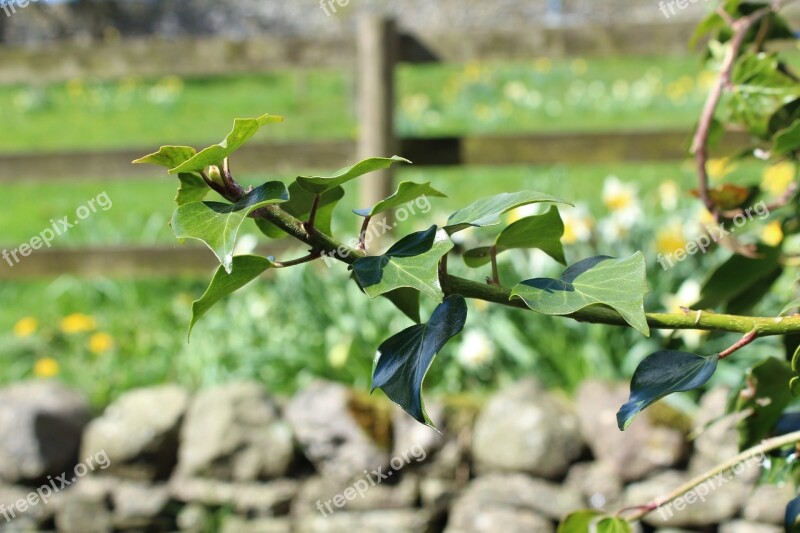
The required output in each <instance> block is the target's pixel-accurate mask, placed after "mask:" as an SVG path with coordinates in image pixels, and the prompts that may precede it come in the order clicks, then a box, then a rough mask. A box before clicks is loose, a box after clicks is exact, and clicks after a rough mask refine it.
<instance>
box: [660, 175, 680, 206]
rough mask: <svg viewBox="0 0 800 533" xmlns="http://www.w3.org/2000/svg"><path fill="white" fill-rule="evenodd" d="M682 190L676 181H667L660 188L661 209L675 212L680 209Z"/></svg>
mask: <svg viewBox="0 0 800 533" xmlns="http://www.w3.org/2000/svg"><path fill="white" fill-rule="evenodd" d="M680 192H681V191H680V188H679V187H678V184H677V183H675V182H674V181H671V180H670V181H665V182H663V183H661V184H660V185H659V186H658V196H659V199H660V200H661V209H663V210H664V211H674V210H675V208H676V207H678V198H679V197H680Z"/></svg>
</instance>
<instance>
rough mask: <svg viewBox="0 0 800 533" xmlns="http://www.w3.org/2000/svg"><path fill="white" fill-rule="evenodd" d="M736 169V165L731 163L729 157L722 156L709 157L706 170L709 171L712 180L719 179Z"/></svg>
mask: <svg viewBox="0 0 800 533" xmlns="http://www.w3.org/2000/svg"><path fill="white" fill-rule="evenodd" d="M735 169H736V165H735V164H733V163H731V160H730V159H729V158H727V157H722V158H719V159H709V160H708V163H707V164H706V171H707V172H708V177H709V178H710V179H711V180H712V181H719V180H721V179H722V178H724V177H725V176H727V175H728V174H730V173H731V172H733V171H734V170H735Z"/></svg>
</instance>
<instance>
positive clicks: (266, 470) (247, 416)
mask: <svg viewBox="0 0 800 533" xmlns="http://www.w3.org/2000/svg"><path fill="white" fill-rule="evenodd" d="M293 458H294V441H293V438H292V432H291V429H290V428H289V426H288V424H286V423H285V422H283V421H282V420H281V419H280V413H279V409H278V406H277V404H276V403H275V401H274V400H272V399H271V398H270V397H269V396H268V395H267V394H266V392H265V391H264V389H263V387H261V385H259V384H257V383H232V384H229V385H225V386H222V387H217V388H213V389H210V390H207V391H203V392H201V393H199V394H198V395H197V397H196V398H195V399H194V401H193V402H192V404H191V406H190V408H189V411H188V413H187V415H186V420H185V421H184V424H183V427H182V429H181V447H180V451H179V461H178V473H179V475H180V476H186V477H210V478H215V479H220V480H225V481H256V480H260V479H262V480H266V479H274V478H277V477H280V476H282V475H283V474H285V473H286V471H287V470H288V469H289V466H290V465H291V463H292V460H293Z"/></svg>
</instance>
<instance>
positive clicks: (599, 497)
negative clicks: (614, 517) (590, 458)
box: [564, 462, 623, 511]
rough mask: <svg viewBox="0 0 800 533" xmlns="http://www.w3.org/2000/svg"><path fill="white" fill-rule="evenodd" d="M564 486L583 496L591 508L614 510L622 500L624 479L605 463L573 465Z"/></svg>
mask: <svg viewBox="0 0 800 533" xmlns="http://www.w3.org/2000/svg"><path fill="white" fill-rule="evenodd" d="M564 485H565V486H566V487H569V488H571V489H573V490H575V491H577V492H578V493H580V494H582V495H583V497H584V498H586V501H587V502H588V503H589V505H590V507H592V508H594V509H605V510H607V511H610V510H612V509H613V508H614V507H618V505H617V504H618V503H619V501H620V499H621V498H622V489H623V483H622V478H621V477H620V476H619V474H617V470H616V469H615V468H614V467H613V466H612V465H610V464H609V463H605V462H591V463H578V464H575V465H572V467H571V468H570V469H569V472H568V473H567V478H566V479H565V480H564Z"/></svg>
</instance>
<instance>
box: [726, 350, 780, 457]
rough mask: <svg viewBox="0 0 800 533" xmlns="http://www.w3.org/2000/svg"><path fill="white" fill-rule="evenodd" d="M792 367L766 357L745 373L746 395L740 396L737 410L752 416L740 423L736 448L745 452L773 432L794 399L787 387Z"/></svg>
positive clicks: (773, 358)
mask: <svg viewBox="0 0 800 533" xmlns="http://www.w3.org/2000/svg"><path fill="white" fill-rule="evenodd" d="M791 374H792V372H791V368H790V367H789V364H788V363H787V362H786V361H782V360H780V359H777V358H775V357H768V358H767V359H765V360H763V361H761V362H760V363H758V364H757V365H755V366H754V367H753V368H751V369H749V370H748V372H747V375H748V379H747V380H746V381H747V383H746V384H745V385H744V387H743V388H746V389H748V393H749V394H747V395H741V394H740V395H739V396H738V397H737V401H736V411H737V412H742V411H745V410H752V411H753V414H752V415H750V416H748V417H747V418H744V419H743V420H741V421H740V422H739V424H738V425H737V428H738V430H739V447H740V448H741V449H742V450H744V449H747V448H749V447H751V446H754V445H756V444H758V443H759V442H760V441H761V440H762V439H763V438H766V437H768V436H769V435H770V433H771V432H772V429H773V428H774V427H775V424H777V423H778V420H779V419H780V417H781V414H782V413H783V410H784V409H785V408H786V406H788V405H789V403H790V402H791V401H792V399H793V395H792V391H791V390H790V389H789V387H787V384H788V382H789V378H790V376H791Z"/></svg>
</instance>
